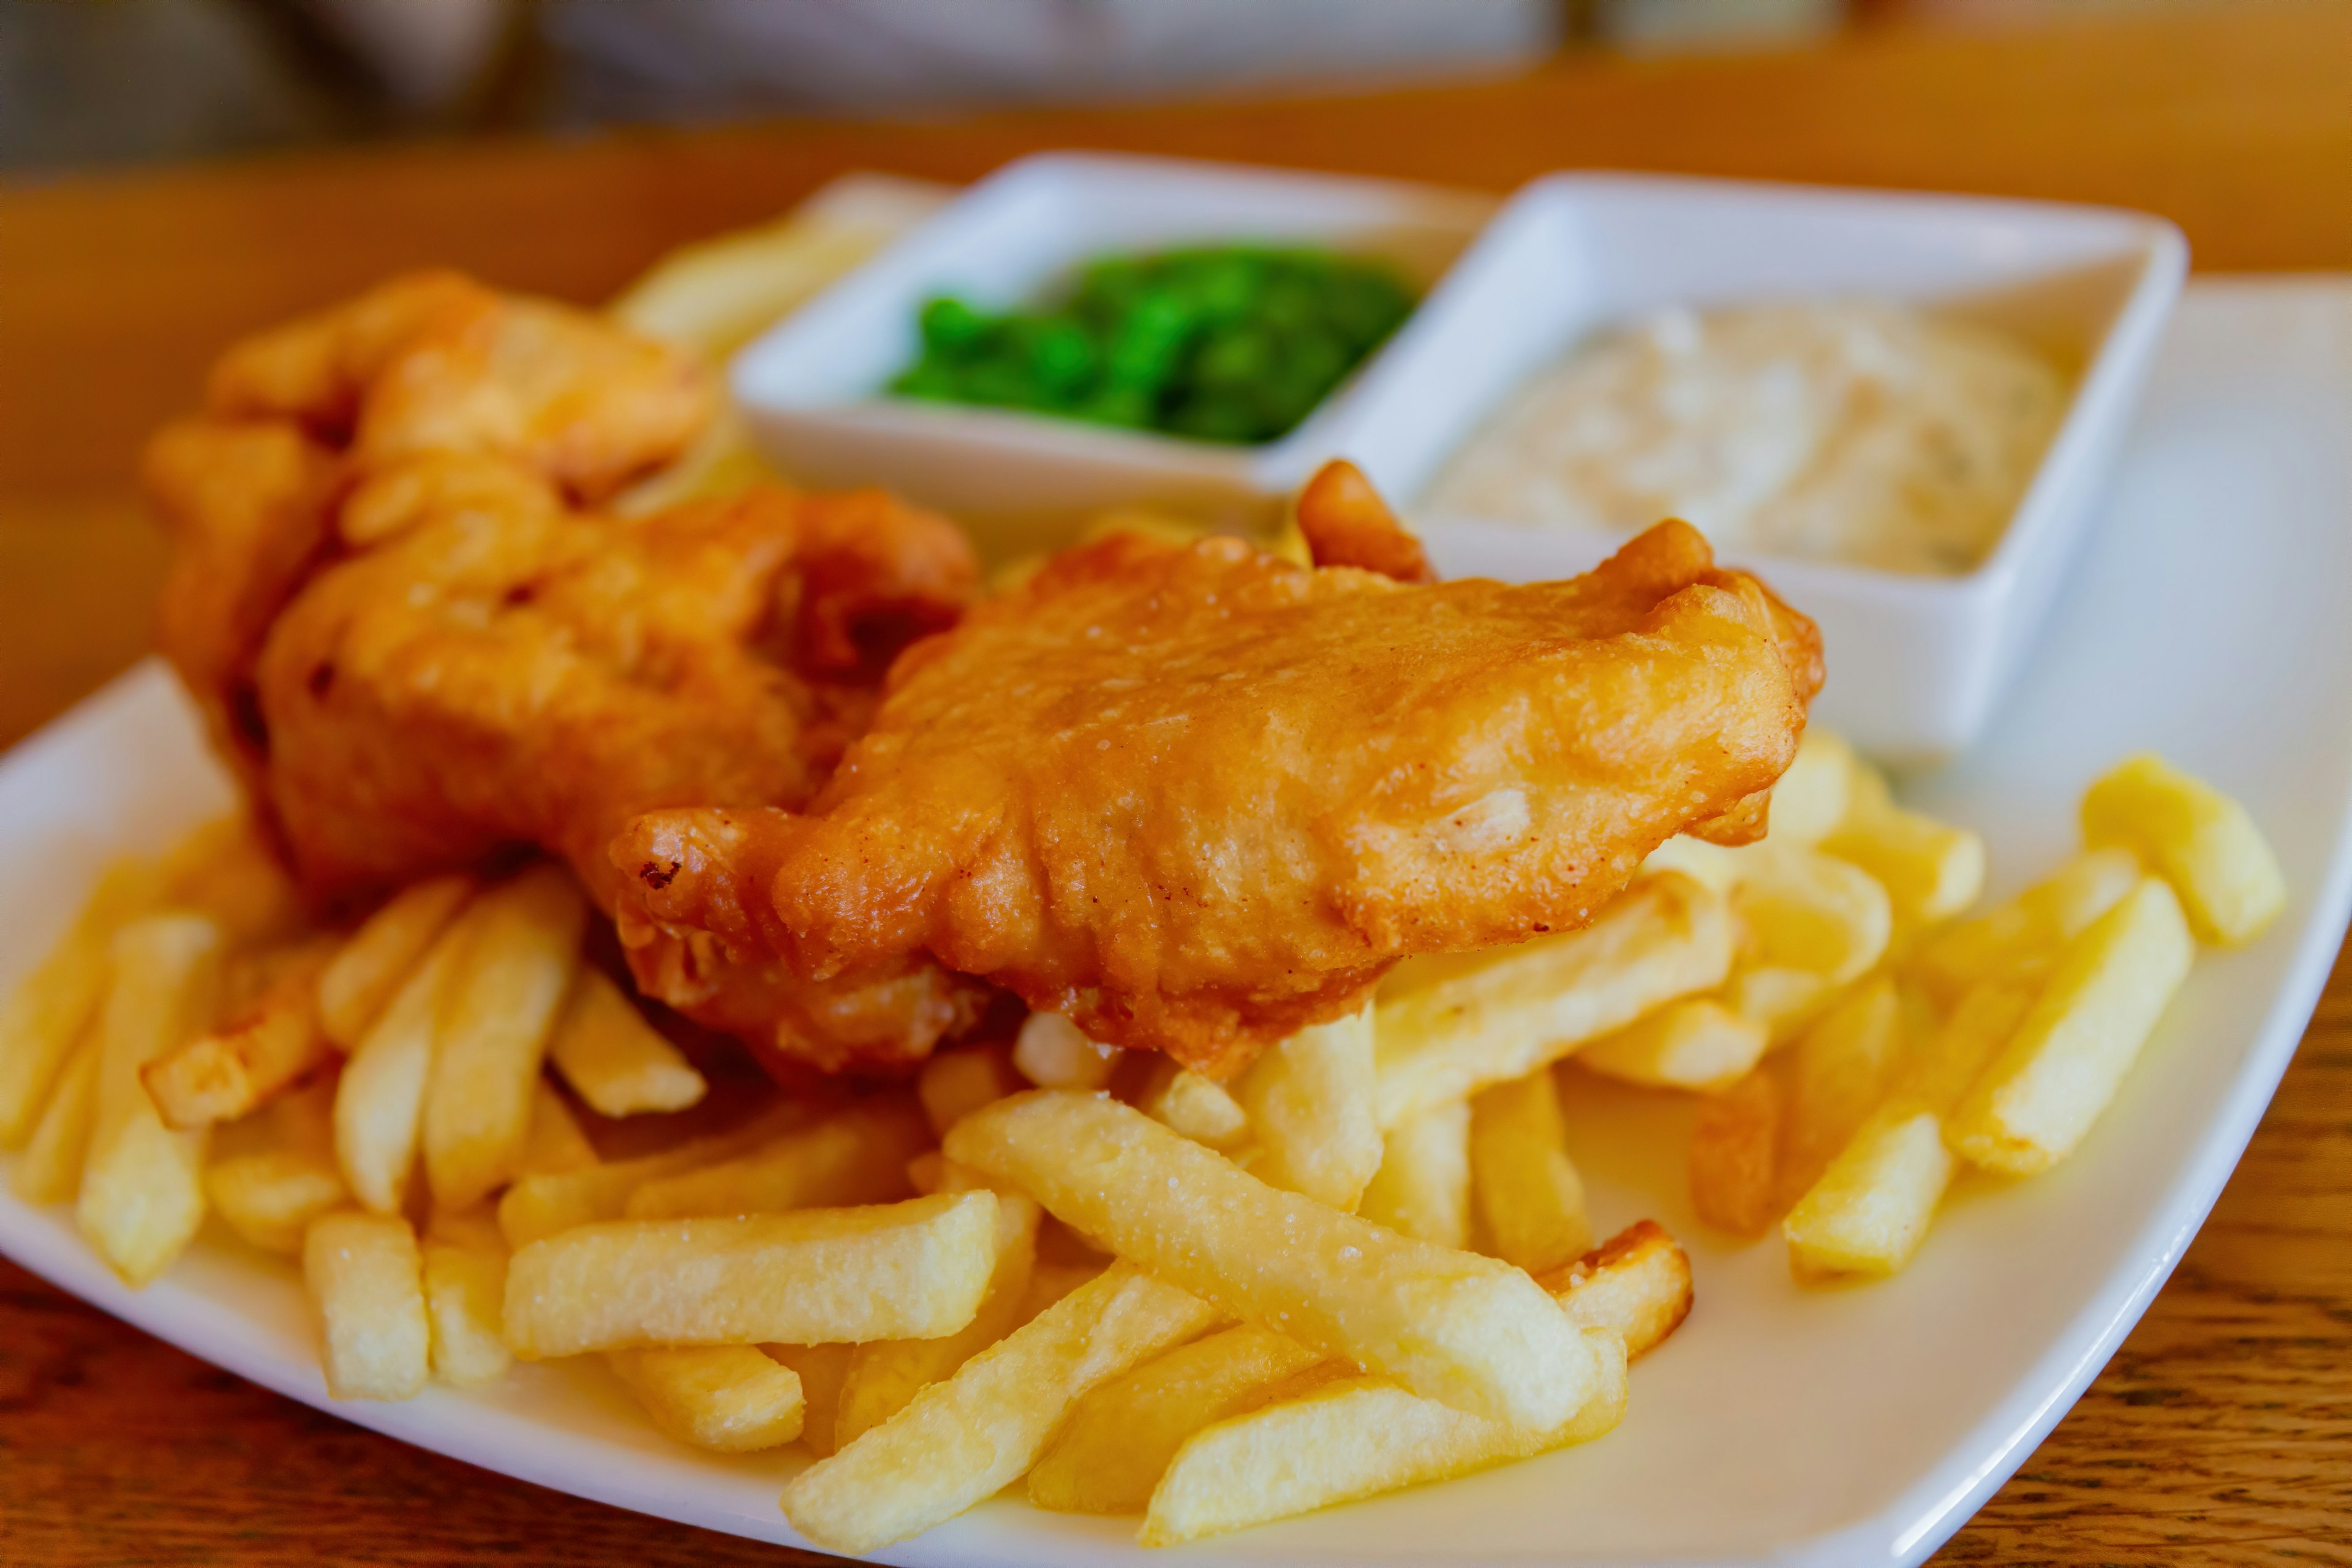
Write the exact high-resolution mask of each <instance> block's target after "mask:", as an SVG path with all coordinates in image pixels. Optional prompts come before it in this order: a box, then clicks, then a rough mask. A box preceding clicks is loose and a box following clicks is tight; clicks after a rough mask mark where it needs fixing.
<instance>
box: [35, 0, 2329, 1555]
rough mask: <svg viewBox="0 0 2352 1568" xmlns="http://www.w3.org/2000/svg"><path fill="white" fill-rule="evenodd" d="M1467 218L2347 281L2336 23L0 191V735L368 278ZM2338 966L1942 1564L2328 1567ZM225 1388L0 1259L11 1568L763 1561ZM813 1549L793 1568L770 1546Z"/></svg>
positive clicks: (131, 619)
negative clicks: (183, 440)
mask: <svg viewBox="0 0 2352 1568" xmlns="http://www.w3.org/2000/svg"><path fill="white" fill-rule="evenodd" d="M1057 146H1079V147H1104V148H1122V149H1136V150H1146V151H1155V152H1167V153H1189V154H1195V155H1202V156H1211V157H1224V158H1236V159H1249V160H1255V161H1260V162H1266V163H1289V164H1297V165H1304V166H1311V167H1319V168H1328V169H1343V170H1360V171H1370V172H1377V173H1382V174H1397V175H1405V176H1412V177H1416V178H1422V179H1430V180H1439V181H1449V182H1454V183H1458V184H1473V185H1483V186H1487V187H1490V188H1493V189H1496V190H1501V189H1505V188H1507V187H1509V186H1511V185H1513V184H1517V182H1519V181H1521V180H1524V179H1526V178H1528V177H1529V176H1531V175H1533V174H1538V173H1539V172H1542V171H1544V170H1548V169H1553V168H1559V167H1564V166H1571V165H1579V166H1614V167H1638V168H1649V169H1674V170H1684V171H1691V172H1702V173H1713V174H1740V175H1758V176H1774V177H1784V178H1796V179H1809V180H1824V181H1843V182H1852V183H1859V184H1883V185H1914V186H1923V187H1936V188H1944V189H1951V190H1967V191H1985V192H2000V193H2008V194H2016V195H2041V196H2053V197H2067V198H2074V199H2083V200H2092V201H2103V202H2114V203H2120V204H2126V205H2134V206H2140V207H2147V208H2152V209H2154V210H2156V211H2158V212H2162V213H2165V214H2167V215H2168V216H2171V217H2172V218H2174V219H2175V220H2176V221H2178V222H2179V224H2180V225H2181V226H2183V227H2184V228H2185V229H2186V230H2188V232H2189V237H2190V240H2191V242H2192V244H2193V245H2194V247H2195V248H2196V253H2197V256H2198V258H2199V262H2200V266H2203V267H2206V268H2352V199H2347V197H2352V5H2343V4H2318V3H2314V4H2308V5H2287V6H2279V7H2274V8H2258V7H2255V6H2252V5H2245V4H2236V5H2229V6H2226V7H2223V8H2221V9H2220V10H2215V11H2207V12H2203V13H2192V14H2183V15H2179V16H2166V17H2163V18H2159V19H2157V20H2153V21H2142V22H2137V23H2133V24H2130V25H2122V24H2102V25H2089V24H2086V25H2083V26H2071V27H2068V28H2065V29H2062V30H2052V31H2046V32H2037V33H2030V34H2006V35H1988V36H1979V37H1926V36H1911V35H1902V34H1895V35H1885V36H1880V37H1872V38H1867V39H1864V40H1862V41H1858V42H1854V43H1852V44H1849V45H1845V46H1842V47H1836V48H1833V49H1830V50H1826V51H1821V52H1812V53H1805V54H1791V55H1786V56H1780V57H1764V58H1738V59H1709V60H1697V61H1683V62H1674V63H1651V64H1640V63H1632V64H1606V65H1564V66H1561V67H1558V68H1549V69H1546V70H1544V71H1540V72H1538V73H1536V74H1533V75H1530V76H1528V77H1525V78H1521V79H1512V80H1508V81H1503V82H1495V83H1488V84H1484V85H1477V86H1464V87H1455V88H1448V89H1437V90H1425V91H1415V92H1410V93H1393V94H1388V95H1383V96H1376V97H1363V98H1352V99H1339V98H1332V99H1324V100H1312V101H1298V100H1292V101H1287V102H1280V103H1249V104H1239V105H1225V106H1220V107H1195V108H1174V109H1150V110H1134V111H1119V112H1109V111H1063V112H1055V113H1040V114H1024V115H1008V116H999V117H991V118H987V119H983V120H979V121H966V122H961V123H957V124H953V125H947V124H933V125H880V124H825V125H796V126H779V127H772V128H766V129H761V130H756V131H739V132H722V133H716V134H702V135H696V136H690V137H676V136H664V137H653V136H630V137H611V138H602V139H597V140H593V141H584V142H569V143H560V144H558V143H547V142H525V143H516V144H505V145H493V146H487V147H485V146H467V147H431V148H411V149H403V150H399V151H393V152H385V153H362V154H352V155H341V156H335V157H331V158H301V159H289V160H283V161H276V162H268V163H253V164H247V165H243V166H238V167H233V168H223V169H206V170H197V171H191V172H175V173H170V174H157V175H141V176H135V177H131V178H127V179H115V180H108V181H103V182H94V183H79V182H71V181H68V182H60V183H58V184H50V185H47V186H35V185H25V186H18V187H16V188H13V189H5V190H0V742H6V741H9V740H13V739H15V738H16V737H17V736H19V735H21V734H22V733H24V732H25V731H27V730H28V729H30V728H31V727H32V726H33V725H35V724H37V723H38V722H40V721H42V720H44V719H46V718H47V717H48V716H50V715H52V714H54V713H55V712H57V711H58V710H61V709H62V708H64V707H65V706H66V705H67V704H68V703H69V702H71V701H72V700H75V699H76V698H78V697H79V696H80V695H82V694H83V693H84V692H86V691H87V690H89V689H90V688H92V687H93V686H95V685H96V684H97V683H98V682H99V681H100V680H101V679H104V678H105V677H106V676H108V675H110V674H111V673H112V672H113V671H115V670H116V669H119V668H121V667H122V666H124V665H125V664H127V663H129V662H130V661H131V659H132V658H135V657H137V655H138V654H139V653H140V651H141V650H142V647H143V645H144V641H145V626H146V616H147V613H148V608H147V606H148V603H149V599H150V595H151V591H152V588H153V586H154V584H155V581H156V578H157V574H158V572H159V569H160V549H159V547H158V544H157V542H156V541H155V539H154V538H153V537H152V534H151V533H150V532H149V531H148V530H147V527H146V525H145V523H144V522H143V521H142V519H141V518H140V516H139V513H138V510H137V507H136V504H135V501H134V500H132V497H131V467H132V463H133V459H134V454H135V453H136V450H137V447H138V444H139V442H140V439H141V438H142V436H143V434H144V433H145V432H146V431H147V430H148V429H150V428H151V427H152V426H153V425H154V424H155V423H156V422H157V421H158V420H160V419H162V418H163V417H164V416H167V415H168V414H170V413H171V412H173V410H175V409H178V408H182V407H184V406H185V405H187V404H188V403H189V401H190V399H191V397H192V396H193V393H194V386H195V382H196V377H197V374H198V372H199V370H200V368H201V366H202V365H203V364H204V363H205V360H206V359H207V358H208V357H209V356H210V355H211V354H212V353H214V352H215V350H216V349H217V348H218V347H219V346H220V345H221V344H222V342H224V341H225V340H226V339H227V338H228V337H229V336H230V335H232V334H234V333H236V332H237V331H241V330H243V329H246V328H248V327H251V326H254V325H257V324H259V323H262V322H266V321H271V320H274V319H276V318H278V317H280V316H282V315H284V314H286V313H287V312H289V311H290V310H295V309H298V308H300V307H303V306H307V305H310V304H314V303H318V302H320V301H322V300H328V299H331V298H332V297H334V296H336V295H338V294H340V293H342V292H344V291H346V290H349V289H354V288H356V287H358V286H360V285H362V284H363V283H366V282H368V281H370V280H373V279H376V278H378V277H380V276H381V275H383V273H385V272H386V271H388V270H390V269H392V268H398V267H403V266H408V265H415V264H422V263H428V262H450V263H456V264H458V265H462V266H465V267H468V268H476V269H478V271H480V272H481V273H483V274H484V275H485V276H487V277H488V278H490V279H494V280H496V281H499V282H501V283H506V284H511V285H516V286H520V287H525V288H530V289H543V290H547V291H551V292H554V293H558V294H562V295H567V296H571V297H573V298H578V299H591V300H593V299H595V298H598V297H600V296H602V295H604V294H605V293H607V292H609V291H610V290H612V289H614V287H615V286H617V285H618V284H620V283H621V282H623V281H624V280H625V279H627V278H628V277H629V276H630V275H631V274H632V273H633V272H635V270H636V269H637V268H640V267H641V266H643V265H644V264H645V263H646V261H647V260H648V259H650V258H653V257H654V256H656V254H658V253H659V252H660V251H662V250H663V249H664V248H665V247H669V246H671V245H674V244H676V243H677V242H678V241H680V240H682V239H686V238H688V237H693V236H696V235H698V234H703V233H706V232H709V231H710V230H713V229H717V228H720V227H724V226H730V225H734V224H740V223H743V222H746V221H749V220H752V219H756V218H760V217H763V216H768V215H770V214H772V213H774V212H776V211H778V210H780V209H782V207H784V206H786V205H789V204H790V203H792V202H793V200H795V199H797V198H798V197H799V196H801V195H803V194H805V193H806V192H808V191H810V190H811V189H814V187H815V186H816V185H818V184H821V183H822V182H824V180H826V179H828V178H830V177H831V176H833V175H835V174H839V173H842V172H844V171H845V170H850V169H858V168H883V169H892V170H897V171H900V172H903V173H908V174H923V175H929V176H934V177H940V178H948V179H968V178H970V177H971V176H974V175H977V174H982V173H984V172H985V171H987V170H989V169H991V168H992V167H994V166H995V165H996V164H998V163H1002V162H1003V161H1004V160H1005V159H1007V158H1010V157H1013V156H1015V155H1018V154H1020V153H1026V152H1030V151H1033V150H1034V149H1038V148H1043V147H1057ZM2347 1236H2352V975H2347V973H2345V972H2344V971H2343V970H2342V969H2341V968H2340V967H2339V971H2338V973H2337V974H2336V977H2335V979H2334V980H2333V981H2332V982H2331V984H2330V985H2329V988H2328V991H2327V994H2326V999H2325V1000H2324V1001H2323V1002H2322V1003H2321V1005H2320V1007H2319V1012H2318V1015H2317V1016H2316V1018H2315V1020H2314V1022H2313V1025H2312V1029H2311V1033H2310V1035H2309V1037H2307V1038H2306V1040H2305V1046H2304V1049H2303V1052H2302V1054H2301V1056H2300V1057H2299V1058H2298V1059H2297V1061H2296V1063H2295V1065H2294V1068H2293V1070H2292V1071H2290V1073H2289V1074H2288V1076H2287V1079H2286V1083H2285V1087H2284V1089H2281V1091H2280V1093H2279V1096H2278V1099H2277V1100H2276V1101H2275V1102H2274V1103H2273V1106H2272V1108H2271V1110H2270V1114H2269V1117H2268V1118H2267V1120H2266V1121H2264V1122H2263V1128H2262V1131H2260V1132H2259V1133H2258V1134H2257V1135H2256V1137H2255V1139H2254V1142H2253V1145H2252V1149H2251V1151H2250V1152H2248V1154H2247V1156H2246V1160H2245V1163H2243V1165H2242V1166H2241V1167H2240V1169H2239V1172H2238V1173H2237V1176H2236V1178H2235V1179H2234V1180H2233V1181H2232V1182H2231V1185H2230V1187H2229V1190H2228V1192H2227V1193H2226V1194H2224V1195H2223V1196H2222V1199H2221V1204H2220V1206H2219V1207H2218V1208H2217V1209H2216V1210H2215V1211H2214V1215H2213V1217H2212V1218H2211V1220H2210V1221H2209V1222H2208V1224H2207V1226H2206V1227H2205V1230H2204V1233H2203V1234H2202V1235H2201V1236H2200V1237H2199V1239H2198V1241H2197V1243H2196V1245H2195V1246H2194V1247H2192V1248H2191V1250H2190V1252H2189V1256H2188V1258H2187V1260H2186V1261H2185V1262H2184V1263H2183V1264H2182V1265H2181V1268H2180V1270H2179V1274H2178V1275H2177V1276H2176V1277H2175V1278H2174V1279H2173V1280H2172V1282H2171V1284H2170V1285H2169V1286H2168V1288H2167V1289H2165V1291H2164V1293H2163V1294H2162V1295H2161V1296H2160V1297H2159V1298H2158V1300H2157V1302H2156V1304H2155V1306H2154V1307H2153V1308H2152V1309H2151V1310H2150V1311H2149V1312H2148V1314H2147V1318H2146V1320H2145V1321H2143V1322H2142V1323H2141V1324H2140V1326H2139V1328H2138V1329H2137V1331H2135V1332H2134V1333H2133V1335H2132V1336H2131V1338H2130V1339H2129V1341H2128V1342H2126V1344H2125V1346H2124V1348H2123V1350H2122V1351H2121V1352H2120V1353H2119V1354H2118V1355H2117V1356H2116V1359H2115V1361H2114V1362H2113V1363H2112V1364H2110V1365H2109V1366H2108V1368H2107V1369H2106V1371H2105V1373H2103V1374H2102V1375H2101V1376H2100V1378H2099V1379H2098V1381H2097V1382H2096V1383H2095V1384H2094V1385H2093V1387H2092V1389H2091V1391H2090V1393H2089V1394H2087V1395H2085V1396H2084V1400H2083V1402H2082V1403H2081V1405H2078V1406H2077V1407H2076V1408H2075V1410H2074V1413H2073V1414H2072V1415H2069V1416H2068V1417H2067V1418H2066V1420H2065V1421H2064V1423H2063V1425H2062V1426H2060V1427H2059V1428H2058V1430H2057V1432H2056V1433H2055V1434H2053V1436H2052V1437H2051V1438H2050V1440H2049V1441H2048V1442H2047V1443H2045V1444H2044V1445H2043V1447H2042V1450H2041V1451H2040V1452H2039V1453H2037V1454H2036V1455H2035V1456H2034V1457H2033V1458H2032V1459H2031V1460H2029V1461H2028V1462H2027V1464H2026V1465H2025V1467H2024V1468H2023V1469H2022V1470H2021V1472H2020V1473H2019V1474H2018V1476H2017V1478H2016V1479H2013V1480H2012V1481H2011V1483H2010V1484H2009V1486H2008V1487H2007V1488H2005V1489H2003V1490H2002V1491H2001V1493H2000V1496H1999V1497H1998V1498H1997V1499H1996V1500H1994V1501H1993V1502H1992V1503H1991V1504H1990V1506H1989V1507H1988V1508H1986V1510H1984V1511H1983V1512H1982V1513H1981V1514H1980V1515H1979V1517H1978V1518H1977V1519H1976V1521H1974V1522H1973V1523H1971V1524H1970V1525H1969V1527H1968V1528H1967V1529H1966V1530H1964V1531H1962V1532H1961V1533H1960V1535H1959V1536H1958V1538H1957V1539H1956V1540H1955V1541H1954V1542H1953V1543H1952V1544H1951V1545H1950V1546H1949V1547H1948V1549H1947V1551H1946V1552H1945V1554H1944V1558H1943V1560H1944V1561H1948V1562H1957V1563H1975V1562H2000V1563H2165V1564H2182V1563H2251V1562H2268V1561H2273V1560H2276V1561H2281V1562H2284V1561H2287V1560H2290V1559H2292V1560H2294V1561H2297V1562H2312V1561H2325V1562H2339V1563H2340V1562H2352V1246H2347V1241H2346V1239H2345V1238H2346V1237H2347ZM790 1555H791V1554H789V1553H780V1552H775V1551H772V1550H771V1549H767V1548H762V1547H756V1546H752V1545H751V1544H749V1543H746V1542H738V1541H733V1540H729V1539H724V1538H719V1537H715V1536H709V1535H704V1534H701V1533H699V1532H697V1531H688V1530H682V1529H678V1528H676V1527H673V1526H669V1525H665V1524H659V1523H656V1522H654V1521H649V1520H646V1519H641V1518H638V1517H635V1516H634V1515H629V1514H625V1513H620V1512H616V1511H614V1510H608V1509H604V1508H601V1507H598V1506H595V1505H593V1504H589V1503H583V1502H577V1501H573V1500H570V1499H566V1498H562V1497H560V1496H557V1495H555V1494H552V1493H548V1492H542V1491H539V1490H536V1489H532V1488H530V1487H526V1486H522V1485H520V1484H517V1483H514V1482H509V1481H507V1480H503V1479H498V1478H494V1477H491V1476H488V1475H485V1474H482V1473H481V1472H478V1471H476V1470H472V1469H469V1468H467V1467H465V1466H462V1465H458V1464H456V1463H453V1462H450V1461H448V1460H445V1459H440V1458H435V1457H433V1456H430V1455H427V1454H423V1453H420V1452H417V1451H415V1450H412V1449H409V1448H405V1447H401V1446H400V1445H398V1444H395V1443H392V1442H389V1441H386V1440H384V1439H382V1438H379V1437H376V1436H373V1435H371V1434H368V1433H365V1432H362V1431H361V1430H359V1429H358V1428H356V1427H352V1426H346V1425H344V1424H342V1423H341V1422H339V1421H336V1420H334V1419H332V1418H331V1417H327V1416H323V1415H315V1414H313V1413H311V1412H310V1411H308V1410H306V1409H303V1408H301V1407H299V1406H298V1405H293V1404H290V1403H289V1402H287V1401H284V1400H281V1399H278V1398H277V1397H276V1396H274V1395H271V1394H265V1393H263V1392H261V1391H259V1390H257V1389H256V1388H254V1387H252V1386H250V1385H248V1384H245V1383H242V1382H240V1381H239V1380H238V1379H236V1378H235V1377H232V1376H230V1375H228V1374H227V1373H221V1372H216V1371H215V1370H213V1369H212V1368H210V1367H208V1366H205V1365H203V1364H201V1363H197V1362H194V1361H192V1360H190V1359H189V1358H187V1357H185V1356H183V1355H181V1354H179V1353H178V1352H173V1351H171V1350H168V1349H166V1348H164V1347H163V1345H161V1344H160V1343H158V1342H154V1341H152V1340H149V1339H146V1338H145V1337H143V1336H142V1335H140V1334H138V1333H136V1332H133V1331H131V1330H129V1329H126V1328H123V1327H122V1326H121V1325H120V1324H117V1323H116V1322H114V1321H112V1320H110V1319H108V1318H105V1317H103V1316H101V1315H100V1314H99V1313H97V1312H95V1311H92V1310H89V1309H88V1308H85V1307H83V1306H81V1305H80V1304H79V1303H78V1302H76V1301H74V1300H70V1299H68V1298H67V1297H65V1296H63V1295H61V1294H59V1293H58V1292H57V1291H55V1290H52V1289H48V1288H47V1286H45V1285H43V1284H41V1283H39V1282H38V1281H37V1280H35V1279H32V1278H31V1277H29V1276H27V1275H26V1274H24V1273H22V1272H21V1271H19V1270H17V1269H16V1268H13V1267H9V1266H6V1265H5V1264H0V1558H5V1560H6V1561H8V1562H10V1563H121V1562H130V1561H141V1562H169V1563H303V1564H310V1563H320V1562H324V1563H343V1562H353V1561H366V1562H371V1563H418V1564H421V1563H461V1562H462V1563H472V1562H480V1561H486V1560H490V1559H493V1558H495V1559H497V1560H499V1561H501V1562H509V1563H630V1564H632V1565H635V1568H656V1565H660V1564H670V1563H677V1564H686V1563H695V1564H698V1565H707V1564H713V1563H735V1562H741V1563H753V1562H764V1563H775V1562H778V1561H782V1560H784V1559H785V1558H787V1557H789V1556H790ZM810 1561H815V1560H814V1559H810Z"/></svg>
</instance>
